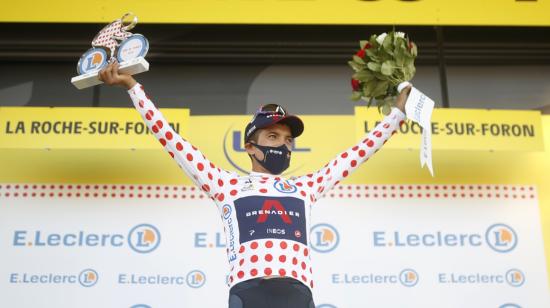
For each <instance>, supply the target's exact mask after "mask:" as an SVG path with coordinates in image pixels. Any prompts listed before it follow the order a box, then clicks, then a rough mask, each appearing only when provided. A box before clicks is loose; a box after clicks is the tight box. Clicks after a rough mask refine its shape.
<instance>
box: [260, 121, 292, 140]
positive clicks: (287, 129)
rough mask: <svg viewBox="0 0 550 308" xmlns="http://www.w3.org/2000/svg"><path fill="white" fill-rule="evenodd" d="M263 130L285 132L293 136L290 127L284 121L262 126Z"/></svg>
mask: <svg viewBox="0 0 550 308" xmlns="http://www.w3.org/2000/svg"><path fill="white" fill-rule="evenodd" d="M262 130H264V131H266V132H277V133H284V134H285V135H288V136H290V137H292V135H291V131H290V127H289V126H288V125H286V124H283V123H275V124H271V125H269V126H266V127H264V128H262Z"/></svg>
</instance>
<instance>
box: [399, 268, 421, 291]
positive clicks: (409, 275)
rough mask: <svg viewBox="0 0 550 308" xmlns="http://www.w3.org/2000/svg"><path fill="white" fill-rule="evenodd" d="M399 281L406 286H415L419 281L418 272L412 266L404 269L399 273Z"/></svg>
mask: <svg viewBox="0 0 550 308" xmlns="http://www.w3.org/2000/svg"><path fill="white" fill-rule="evenodd" d="M399 282H401V284H402V285H404V286H405V287H414V286H415V285H416V284H417V283H418V273H417V272H416V271H414V270H412V269H410V268H407V269H404V270H402V271H401V273H400V274H399Z"/></svg>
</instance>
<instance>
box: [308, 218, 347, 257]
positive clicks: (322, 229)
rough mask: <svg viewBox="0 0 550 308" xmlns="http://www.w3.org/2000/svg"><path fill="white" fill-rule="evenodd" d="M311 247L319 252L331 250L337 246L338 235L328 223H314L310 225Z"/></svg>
mask: <svg viewBox="0 0 550 308" xmlns="http://www.w3.org/2000/svg"><path fill="white" fill-rule="evenodd" d="M310 234H311V242H310V244H311V248H312V249H313V250H315V251H317V252H320V253H326V252H331V251H333V250H334V249H336V247H337V246H338V243H339V242H340V235H339V234H338V231H337V230H336V228H334V227H333V226H331V225H329V224H325V223H322V224H316V225H315V226H313V227H311V232H310Z"/></svg>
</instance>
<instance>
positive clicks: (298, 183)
mask: <svg viewBox="0 0 550 308" xmlns="http://www.w3.org/2000/svg"><path fill="white" fill-rule="evenodd" d="M303 185H304V184H302V182H296V186H298V187H302V186H303Z"/></svg>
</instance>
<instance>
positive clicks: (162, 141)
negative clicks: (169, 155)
mask: <svg viewBox="0 0 550 308" xmlns="http://www.w3.org/2000/svg"><path fill="white" fill-rule="evenodd" d="M159 141H160V144H162V146H165V145H166V140H164V138H159Z"/></svg>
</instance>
